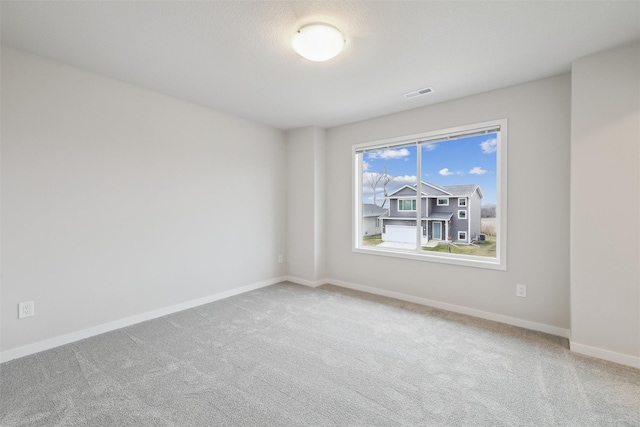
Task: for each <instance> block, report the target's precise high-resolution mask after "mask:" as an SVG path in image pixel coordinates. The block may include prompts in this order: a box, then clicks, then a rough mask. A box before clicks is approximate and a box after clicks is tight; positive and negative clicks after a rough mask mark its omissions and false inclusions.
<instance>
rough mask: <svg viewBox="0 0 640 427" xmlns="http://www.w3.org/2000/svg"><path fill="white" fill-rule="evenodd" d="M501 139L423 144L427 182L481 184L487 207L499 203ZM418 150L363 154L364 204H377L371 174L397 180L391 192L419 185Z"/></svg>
mask: <svg viewBox="0 0 640 427" xmlns="http://www.w3.org/2000/svg"><path fill="white" fill-rule="evenodd" d="M496 148H497V140H496V135H495V134H488V135H479V136H472V137H468V138H461V139H456V140H452V141H444V142H438V143H433V144H423V145H422V171H421V173H420V177H421V179H422V180H423V181H426V182H429V183H432V184H435V185H439V186H442V185H463V184H478V185H480V188H481V189H482V193H483V194H484V199H483V200H482V204H483V205H491V204H495V203H496V170H497V169H496V160H497V155H496V154H497V153H496ZM416 150H417V149H416V147H415V146H409V147H401V148H394V149H387V150H380V151H376V152H369V153H365V154H364V155H363V159H362V161H363V170H364V175H365V176H364V177H363V178H364V179H363V199H364V200H363V201H364V203H373V188H372V187H371V185H369V184H368V183H367V177H368V176H367V175H370V174H373V173H375V172H380V171H382V170H383V168H384V167H385V166H386V168H387V173H389V174H390V175H393V176H394V177H395V178H394V180H393V181H392V182H390V183H389V185H388V186H387V191H388V192H389V193H391V192H393V191H395V190H396V189H398V188H400V187H402V186H403V185H405V184H410V185H411V184H415V183H416V175H417V173H416ZM376 190H377V191H378V194H377V202H378V204H381V199H382V197H383V194H382V183H379V184H378V185H377V188H376Z"/></svg>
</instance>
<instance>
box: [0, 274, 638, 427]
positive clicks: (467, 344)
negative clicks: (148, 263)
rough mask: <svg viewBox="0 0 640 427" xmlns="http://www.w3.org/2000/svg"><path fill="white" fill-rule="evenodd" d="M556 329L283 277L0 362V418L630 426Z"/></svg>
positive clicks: (630, 397) (616, 375) (610, 373)
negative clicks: (300, 283) (541, 330)
mask: <svg viewBox="0 0 640 427" xmlns="http://www.w3.org/2000/svg"><path fill="white" fill-rule="evenodd" d="M567 345H568V343H567V340H565V339H562V338H558V337H554V336H550V335H546V334H542V333H537V332H532V331H528V330H524V329H520V328H516V327H512V326H507V325H503V324H499V323H494V322H490V321H485V320H480V319H476V318H472V317H468V316H463V315H459V314H454V313H449V312H445V311H442V310H437V309H433V308H429V307H424V306H419V305H416V304H411V303H406V302H402V301H397V300H392V299H388V298H383V297H378V296H373V295H368V294H363V293H359V292H354V291H349V290H344V289H340V288H337V287H333V286H323V287H321V288H318V289H312V288H307V287H302V286H297V285H293V284H289V283H282V284H278V285H274V286H270V287H267V288H263V289H259V290H256V291H253V292H249V293H246V294H243V295H238V296H235V297H232V298H228V299H226V300H222V301H218V302H214V303H211V304H207V305H204V306H200V307H197V308H194V309H191V310H187V311H183V312H180V313H176V314H173V315H170V316H166V317H163V318H160V319H155V320H152V321H148V322H145V323H141V324H138V325H134V326H131V327H128V328H124V329H120V330H117V331H114V332H110V333H107V334H103V335H100V336H96V337H93V338H89V339H86V340H83V341H79V342H76V343H73V344H69V345H66V346H62V347H58V348H55V349H52V350H48V351H45V352H42V353H39V354H35V355H32V356H28V357H24V358H22V359H17V360H14V361H11V362H7V363H4V364H2V365H0V381H1V383H0V392H1V395H0V399H1V411H0V424H1V425H2V426H7V427H8V426H180V427H182V426H216V425H220V426H240V425H246V426H293V425H310V426H330V425H334V426H379V425H389V426H391V425H393V426H396V425H407V426H640V370H637V369H633V368H627V367H624V366H620V365H616V364H613V363H608V362H603V361H599V360H596V359H591V358H587V357H582V356H579V355H576V354H573V353H571V352H569V350H568V348H567Z"/></svg>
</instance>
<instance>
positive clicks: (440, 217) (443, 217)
mask: <svg viewBox="0 0 640 427" xmlns="http://www.w3.org/2000/svg"><path fill="white" fill-rule="evenodd" d="M452 216H453V212H432V213H431V214H429V216H426V217H425V216H424V213H423V216H422V220H423V221H424V220H425V219H427V220H430V221H431V220H433V221H448V220H450V219H451V217H452ZM380 219H398V220H402V221H411V220H415V217H413V218H410V217H404V216H389V215H388V214H387V215H384V216H381V217H380Z"/></svg>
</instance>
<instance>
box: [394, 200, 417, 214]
mask: <svg viewBox="0 0 640 427" xmlns="http://www.w3.org/2000/svg"><path fill="white" fill-rule="evenodd" d="M398 210H399V211H415V210H416V199H411V200H398Z"/></svg>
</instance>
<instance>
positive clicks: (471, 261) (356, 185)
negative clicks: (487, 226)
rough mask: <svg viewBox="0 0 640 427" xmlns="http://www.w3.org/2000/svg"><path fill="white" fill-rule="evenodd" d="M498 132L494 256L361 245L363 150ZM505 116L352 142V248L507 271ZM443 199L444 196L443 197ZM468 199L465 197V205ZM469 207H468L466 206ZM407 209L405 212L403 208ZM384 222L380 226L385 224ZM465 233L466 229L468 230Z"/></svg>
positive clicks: (359, 251)
mask: <svg viewBox="0 0 640 427" xmlns="http://www.w3.org/2000/svg"><path fill="white" fill-rule="evenodd" d="M483 133H497V139H498V145H497V152H496V227H497V232H498V237H497V241H496V257H495V258H489V257H482V256H472V255H460V254H450V253H447V252H429V251H423V250H422V249H421V245H417V249H416V250H415V251H411V250H400V249H394V248H379V247H377V246H365V245H363V244H362V233H361V230H362V229H363V220H362V188H363V187H362V184H363V183H362V175H363V169H362V161H361V153H364V152H365V151H369V150H371V151H373V150H380V149H385V148H391V147H394V148H395V147H400V146H420V145H419V144H423V143H427V141H436V140H441V141H444V140H446V139H447V138H451V139H454V138H456V137H463V136H471V135H474V134H483ZM507 140H508V127H507V119H506V118H505V119H498V120H492V121H487V122H483V123H475V124H470V125H464V126H458V127H454V128H448V129H441V130H436V131H427V132H423V133H418V134H413V135H406V136H399V137H394V138H388V139H384V140H378V141H371V142H365V143H361V144H354V145H353V146H352V165H353V174H352V187H351V188H352V191H353V194H352V200H353V204H352V218H353V227H352V251H353V252H357V253H362V254H368V255H378V256H386V257H394V258H402V259H411V260H418V261H428V262H436V263H443V264H453V265H458V266H465V267H477V268H484V269H493V270H503V271H505V270H507V223H508V221H507V194H508V193H507V158H508V157H507V147H508V143H507ZM421 151H422V150H417V152H416V157H417V166H416V171H418V170H420V165H421V155H422V152H421ZM443 198H444V197H443ZM468 204H469V201H468V200H467V205H468ZM416 207H417V212H416V219H418V218H417V217H421V211H422V207H421V206H420V204H419V203H416ZM467 207H468V206H467ZM403 212H406V211H403ZM418 224H420V225H421V221H419V220H418V221H416V241H417V242H420V240H418V239H420V238H421V233H422V230H421V227H420V226H418ZM384 225H385V224H384V223H383V224H382V226H383V227H384ZM467 236H468V232H467Z"/></svg>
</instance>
